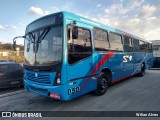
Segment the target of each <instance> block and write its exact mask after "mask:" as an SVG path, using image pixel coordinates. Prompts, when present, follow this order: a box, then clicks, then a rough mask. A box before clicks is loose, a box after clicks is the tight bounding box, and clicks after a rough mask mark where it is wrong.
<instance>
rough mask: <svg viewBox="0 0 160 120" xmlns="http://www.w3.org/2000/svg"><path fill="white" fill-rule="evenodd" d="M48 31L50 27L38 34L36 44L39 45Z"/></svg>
mask: <svg viewBox="0 0 160 120" xmlns="http://www.w3.org/2000/svg"><path fill="white" fill-rule="evenodd" d="M49 31H50V27H48V28H46V29H45V30H44V31H43V32H42V33H41V34H40V33H39V35H38V41H37V43H40V42H41V41H42V40H43V39H44V37H45V36H46V35H47V34H48V32H49Z"/></svg>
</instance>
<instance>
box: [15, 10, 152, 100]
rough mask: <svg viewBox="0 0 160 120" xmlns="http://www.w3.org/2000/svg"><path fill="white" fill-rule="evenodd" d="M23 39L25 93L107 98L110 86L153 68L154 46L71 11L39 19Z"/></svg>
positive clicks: (64, 96) (65, 98) (68, 97)
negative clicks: (94, 95) (103, 96)
mask: <svg viewBox="0 0 160 120" xmlns="http://www.w3.org/2000/svg"><path fill="white" fill-rule="evenodd" d="M21 37H23V38H24V58H25V59H24V86H25V89H26V90H27V91H30V92H33V93H37V94H40V95H44V96H48V97H51V98H54V99H59V100H71V99H73V98H76V97H78V96H81V95H84V94H86V93H88V92H91V91H94V92H95V93H96V94H97V95H103V94H104V93H105V92H106V90H107V88H108V85H109V84H111V83H115V82H117V81H120V80H122V79H124V78H127V77H130V76H133V75H136V74H137V75H139V76H144V74H145V70H146V69H149V68H151V67H152V65H153V55H152V44H151V43H150V42H146V41H144V40H143V39H141V38H139V37H136V36H134V35H132V34H128V33H126V32H123V31H121V30H118V29H115V28H112V27H109V26H106V25H103V24H101V23H98V22H94V21H92V20H89V19H87V18H84V17H81V16H78V15H75V14H72V13H69V12H58V13H54V14H50V15H47V16H44V17H42V18H39V19H37V20H35V21H34V22H32V23H30V24H29V25H28V26H27V28H26V32H25V36H21ZM16 38H18V37H16ZM13 41H14V47H15V45H16V42H15V41H16V40H15V39H14V40H13Z"/></svg>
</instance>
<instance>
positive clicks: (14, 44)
mask: <svg viewBox="0 0 160 120" xmlns="http://www.w3.org/2000/svg"><path fill="white" fill-rule="evenodd" d="M13 50H14V51H15V50H16V41H13Z"/></svg>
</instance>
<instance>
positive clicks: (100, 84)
mask: <svg viewBox="0 0 160 120" xmlns="http://www.w3.org/2000/svg"><path fill="white" fill-rule="evenodd" d="M109 78H110V77H109V75H108V74H105V73H104V72H101V73H100V74H99V78H98V81H97V89H96V90H95V94H96V95H98V96H100V95H103V94H104V93H105V92H106V91H107V88H108V81H109Z"/></svg>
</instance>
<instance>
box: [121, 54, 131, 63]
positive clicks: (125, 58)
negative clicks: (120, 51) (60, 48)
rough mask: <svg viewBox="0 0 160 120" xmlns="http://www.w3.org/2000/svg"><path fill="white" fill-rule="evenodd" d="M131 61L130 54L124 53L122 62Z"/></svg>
mask: <svg viewBox="0 0 160 120" xmlns="http://www.w3.org/2000/svg"><path fill="white" fill-rule="evenodd" d="M128 61H132V55H125V56H123V62H128Z"/></svg>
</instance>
